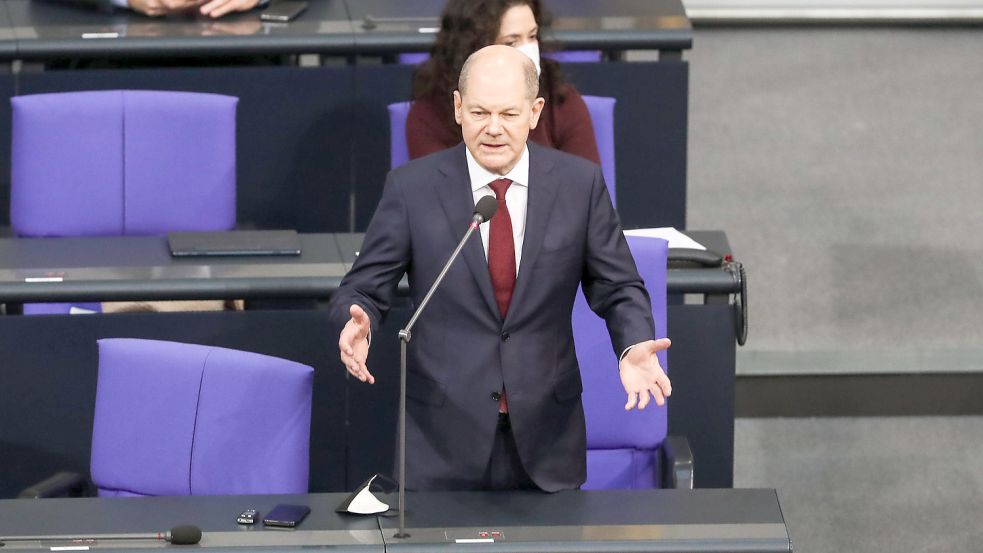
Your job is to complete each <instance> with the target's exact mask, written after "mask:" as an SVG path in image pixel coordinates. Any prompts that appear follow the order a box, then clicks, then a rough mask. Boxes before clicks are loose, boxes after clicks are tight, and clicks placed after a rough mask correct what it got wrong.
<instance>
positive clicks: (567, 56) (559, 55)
mask: <svg viewBox="0 0 983 553" xmlns="http://www.w3.org/2000/svg"><path fill="white" fill-rule="evenodd" d="M543 57H545V58H549V59H551V60H553V61H558V62H560V63H596V62H599V61H601V51H600V50H563V51H560V52H544V53H543ZM429 58H430V54H429V53H427V52H404V53H402V54H399V55H398V56H396V61H397V62H398V63H400V64H402V65H419V64H421V63H423V62H425V61H427V60H428V59H429Z"/></svg>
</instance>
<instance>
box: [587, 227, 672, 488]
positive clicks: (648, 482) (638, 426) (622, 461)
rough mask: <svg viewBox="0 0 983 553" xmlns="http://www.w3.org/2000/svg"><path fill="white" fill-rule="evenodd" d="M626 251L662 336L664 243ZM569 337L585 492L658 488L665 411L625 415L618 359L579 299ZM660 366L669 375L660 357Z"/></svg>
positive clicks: (638, 240) (637, 240) (633, 242)
mask: <svg viewBox="0 0 983 553" xmlns="http://www.w3.org/2000/svg"><path fill="white" fill-rule="evenodd" d="M627 239H628V246H629V248H630V249H631V252H632V256H633V257H634V258H635V264H636V265H637V266H638V272H639V274H640V275H641V276H642V278H643V279H644V280H645V289H646V290H648V293H649V295H650V296H651V298H652V317H653V319H654V321H655V332H656V336H657V337H659V338H663V337H665V336H666V256H667V254H668V251H669V248H668V244H667V242H666V241H665V240H662V239H659V238H643V237H637V236H629V237H627ZM573 335H574V344H575V346H576V349H577V361H578V362H579V363H580V375H581V378H582V379H583V382H584V393H583V402H584V415H585V417H586V418H587V481H586V482H585V483H584V486H583V488H584V489H611V488H657V487H659V485H660V478H659V474H660V461H659V460H660V455H661V451H660V447H661V444H662V441H663V440H664V439H665V437H666V432H667V419H666V408H665V407H661V408H660V407H657V406H656V405H655V402H652V403H651V404H649V406H648V407H646V408H645V410H643V411H639V410H635V411H625V408H624V406H625V402H626V401H627V397H626V396H625V390H624V388H623V387H622V385H621V380H620V379H619V378H618V357H617V356H616V355H615V354H614V352H613V351H612V350H611V340H610V338H609V337H608V333H607V329H606V327H605V325H604V321H603V320H601V319H600V318H599V317H598V316H597V315H595V314H594V313H593V312H592V311H591V310H590V308H589V307H588V306H587V302H586V300H584V296H583V294H582V293H580V294H578V295H577V300H576V302H575V303H574V307H573ZM659 362H660V363H661V364H662V367H663V368H664V369H666V371H668V370H669V369H668V364H667V358H666V355H665V352H661V353H660V354H659Z"/></svg>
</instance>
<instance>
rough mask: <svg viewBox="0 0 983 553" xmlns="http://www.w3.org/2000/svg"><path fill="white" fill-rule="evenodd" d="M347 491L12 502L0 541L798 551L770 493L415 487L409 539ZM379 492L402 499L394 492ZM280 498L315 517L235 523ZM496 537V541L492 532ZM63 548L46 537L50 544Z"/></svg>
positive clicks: (2, 513)
mask: <svg viewBox="0 0 983 553" xmlns="http://www.w3.org/2000/svg"><path fill="white" fill-rule="evenodd" d="M343 497H344V494H311V495H306V496H303V495H301V496H231V497H158V498H139V499H132V498H127V499H64V500H59V499H44V500H8V501H0V539H2V536H10V535H15V534H20V535H24V534H42V535H43V534H67V535H78V536H87V535H88V536H91V535H95V534H100V533H145V532H158V531H165V530H167V529H169V528H171V527H173V526H175V525H177V524H182V523H183V524H187V523H194V524H196V525H197V526H199V527H200V528H201V530H202V539H201V543H200V545H199V546H198V547H197V548H196V549H204V550H217V549H228V548H242V547H262V548H263V550H264V551H270V552H279V551H297V550H300V549H308V550H309V549H310V548H330V549H331V550H332V551H405V552H411V551H421V552H423V551H427V552H432V551H447V552H455V551H473V550H475V548H481V549H482V550H491V551H526V552H539V551H543V552H547V551H548V552H563V551H595V552H601V551H619V552H620V551H637V552H647V551H653V552H654V551H660V552H671V551H687V552H696V551H714V552H716V551H746V552H778V551H782V552H788V551H791V541H790V539H789V536H788V531H787V529H786V525H785V520H784V518H783V516H782V512H781V506H780V505H779V502H778V497H777V494H776V493H775V491H774V490H688V491H683V490H637V491H594V492H586V491H569V492H560V493H556V494H544V493H540V492H498V493H480V492H448V493H410V494H408V495H407V531H408V533H409V534H410V537H409V538H407V539H404V540H400V539H396V538H394V537H393V536H392V534H393V533H394V528H395V523H396V521H395V520H394V519H392V518H384V517H378V518H377V517H374V516H369V517H357V516H351V515H339V514H338V513H335V512H334V508H335V507H336V506H337V505H338V503H340V502H341V500H342V499H343ZM383 499H384V500H385V501H387V502H388V503H390V504H394V503H395V497H394V496H388V497H383ZM277 503H299V504H306V505H309V506H310V507H311V514H310V515H309V516H308V517H307V519H306V520H305V521H304V522H302V523H301V525H300V526H299V527H298V528H297V529H296V530H287V531H284V530H282V529H280V530H276V529H268V528H264V527H263V526H262V525H261V524H260V525H258V526H257V527H254V528H243V527H240V526H238V525H237V524H236V522H235V516H236V515H237V514H238V513H239V512H241V511H242V510H244V509H246V508H255V509H257V510H259V511H260V514H261V515H262V514H263V513H267V512H269V510H270V509H271V508H272V507H273V506H274V505H276V504H277ZM492 533H497V536H496V537H494V538H492V537H491V536H492ZM486 534H487V536H488V537H484V536H485V535H486ZM482 539H484V540H488V539H493V540H494V543H487V544H481V543H467V542H464V541H459V540H482ZM58 544H59V543H58V542H51V541H45V542H44V543H43V545H44V546H45V547H50V546H56V545H58ZM40 545H42V544H41V542H39V541H32V542H23V543H18V542H14V541H8V543H7V545H6V546H5V547H4V550H5V551H6V550H10V551H21V550H26V549H33V550H37V549H38V548H39V546H40ZM141 546H143V547H144V548H145V547H146V546H147V545H146V544H139V543H137V542H123V543H121V544H118V547H113V550H115V551H136V550H138V549H141V548H142V547H141ZM151 547H161V546H159V545H157V546H154V545H151ZM163 547H166V548H170V547H168V546H166V545H165V546H163ZM171 547H174V546H171Z"/></svg>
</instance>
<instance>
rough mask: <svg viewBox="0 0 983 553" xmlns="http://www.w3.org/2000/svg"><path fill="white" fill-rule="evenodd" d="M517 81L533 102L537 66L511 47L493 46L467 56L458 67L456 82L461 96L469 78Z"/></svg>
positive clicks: (537, 92) (536, 82) (465, 92)
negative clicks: (458, 74) (516, 79)
mask: <svg viewBox="0 0 983 553" xmlns="http://www.w3.org/2000/svg"><path fill="white" fill-rule="evenodd" d="M516 75H518V78H519V79H521V81H522V82H523V83H524V85H525V89H526V98H527V99H529V100H533V99H535V98H536V95H537V94H539V76H538V75H537V74H536V65H535V64H533V62H532V60H530V59H529V56H526V55H525V54H523V53H522V52H520V51H519V50H516V49H515V48H512V47H511V46H505V45H502V44H493V45H491V46H486V47H484V48H482V49H481V50H478V51H477V52H475V53H473V54H471V55H470V56H468V59H467V60H466V61H465V62H464V66H463V67H461V76H460V77H459V78H458V80H457V89H458V90H459V91H460V92H461V94H462V95H465V94H467V88H468V86H470V84H471V82H470V81H471V79H472V76H474V77H476V78H478V77H480V78H482V79H483V80H485V81H489V82H501V80H508V79H509V78H510V77H512V78H514V77H515V76H516Z"/></svg>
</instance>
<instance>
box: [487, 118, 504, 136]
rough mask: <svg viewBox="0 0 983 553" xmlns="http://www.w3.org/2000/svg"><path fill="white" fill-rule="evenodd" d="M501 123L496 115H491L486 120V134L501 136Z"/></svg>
mask: <svg viewBox="0 0 983 553" xmlns="http://www.w3.org/2000/svg"><path fill="white" fill-rule="evenodd" d="M501 123H502V122H501V120H500V119H499V118H498V116H497V115H492V116H491V117H490V118H489V119H488V127H487V128H486V132H487V133H488V134H501V133H502V124H501Z"/></svg>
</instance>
